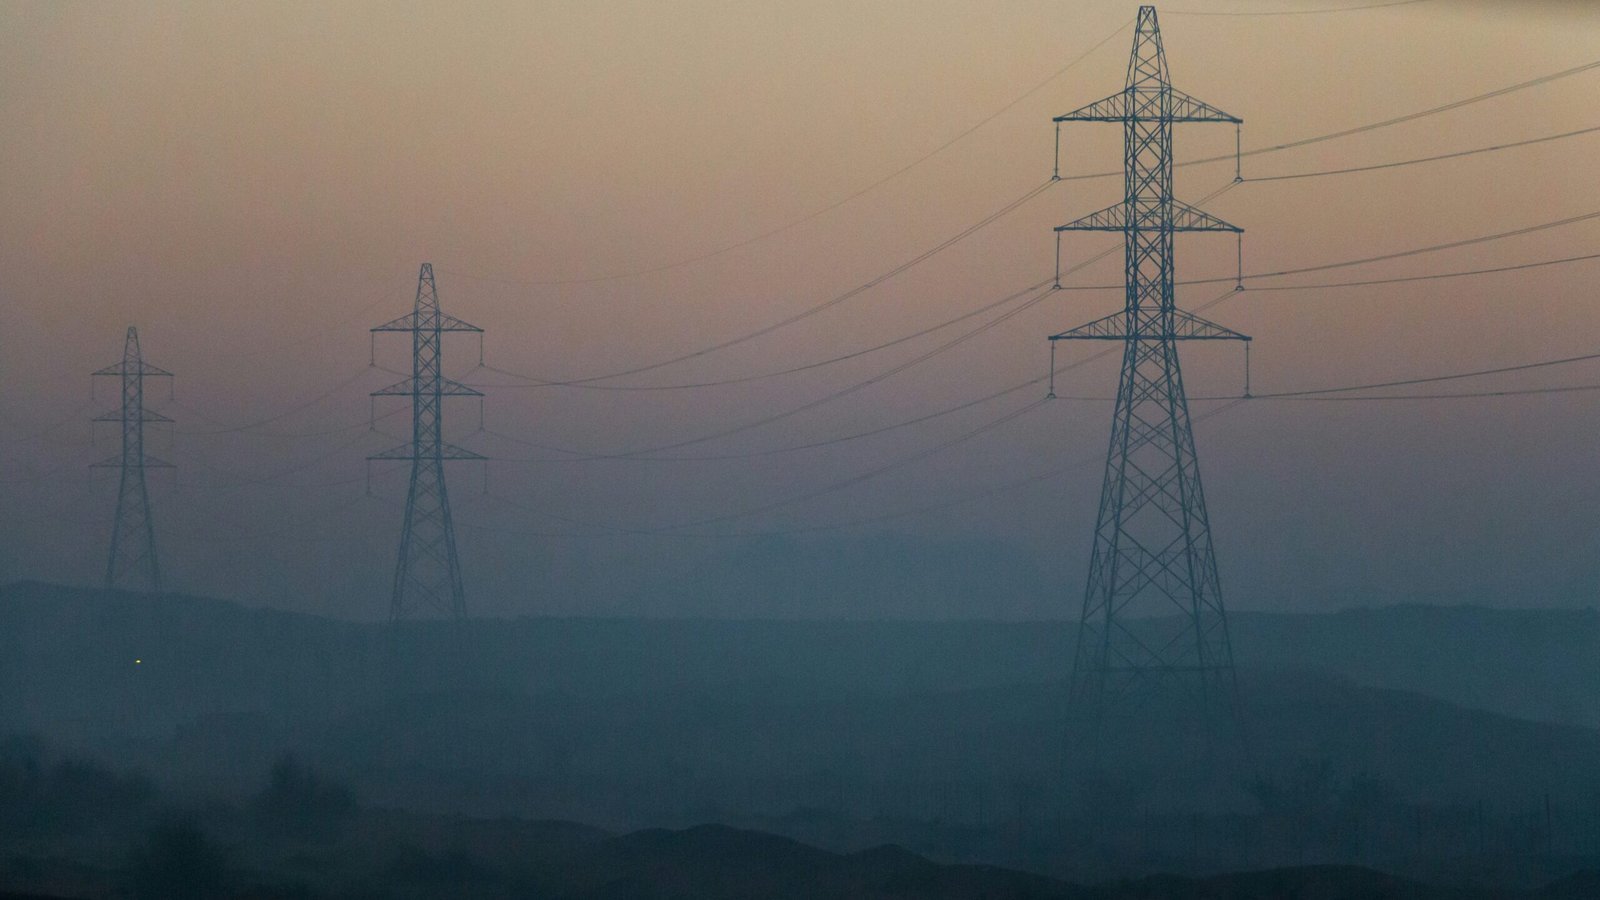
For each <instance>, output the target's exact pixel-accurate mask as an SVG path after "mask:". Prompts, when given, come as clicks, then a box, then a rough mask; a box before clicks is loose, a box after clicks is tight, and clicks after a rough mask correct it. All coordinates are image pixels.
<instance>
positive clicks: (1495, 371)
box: [1254, 353, 1600, 400]
mask: <svg viewBox="0 0 1600 900" xmlns="http://www.w3.org/2000/svg"><path fill="white" fill-rule="evenodd" d="M1594 359H1600V353H1585V354H1583V355H1581V356H1567V357H1562V358H1561V359H1546V360H1541V361H1539V362H1531V363H1520V364H1517V365H1512V366H1498V367H1496V368H1492V369H1476V370H1473V371H1471V372H1453V373H1451V374H1449V375H1430V376H1428V377H1425V378H1406V379H1402V380H1399V381H1378V382H1371V383H1368V384H1352V385H1344V386H1341V387H1329V388H1310V389H1307V390H1301V391H1278V392H1275V393H1270V394H1256V395H1254V396H1255V397H1258V398H1260V399H1263V400H1271V399H1281V398H1286V397H1310V396H1315V395H1320V394H1345V393H1352V392H1355V391H1375V390H1380V389H1383V388H1392V387H1410V386H1411V385H1417V384H1435V383H1438V382H1441V381H1457V380H1460V379H1462V378H1481V377H1483V376H1485V375H1504V374H1507V373H1509V372H1527V371H1531V370H1534V369H1548V368H1550V367H1552V366H1566V365H1571V364H1573V363H1580V362H1588V361H1589V360H1594Z"/></svg>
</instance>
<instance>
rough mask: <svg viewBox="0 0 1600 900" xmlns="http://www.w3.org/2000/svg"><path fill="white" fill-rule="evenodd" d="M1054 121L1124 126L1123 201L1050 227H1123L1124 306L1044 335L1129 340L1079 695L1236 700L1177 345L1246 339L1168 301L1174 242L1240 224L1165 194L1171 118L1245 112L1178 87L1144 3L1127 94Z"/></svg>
mask: <svg viewBox="0 0 1600 900" xmlns="http://www.w3.org/2000/svg"><path fill="white" fill-rule="evenodd" d="M1055 121H1056V122H1057V123H1062V122H1119V123H1121V124H1122V126H1123V137H1124V158H1123V167H1124V186H1125V196H1124V198H1123V200H1122V202H1121V203H1119V204H1117V205H1115V206H1112V207H1110V208H1108V209H1104V210H1101V211H1099V212H1096V213H1092V214H1090V215H1088V216H1085V217H1083V218H1081V219H1078V220H1076V221H1073V222H1070V223H1068V224H1066V225H1062V226H1060V227H1059V228H1057V229H1056V231H1057V232H1065V231H1108V232H1120V233H1122V234H1123V235H1124V243H1125V268H1126V275H1125V279H1126V303H1125V307H1124V309H1123V310H1122V311H1121V312H1118V313H1116V314H1114V315H1111V316H1108V317H1106V318H1103V319H1099V320H1097V321H1094V322H1091V323H1089V324H1087V325H1083V326H1080V327H1078V328H1074V329H1071V330H1069V331H1065V332H1062V333H1060V334H1056V335H1052V336H1051V338H1050V339H1051V340H1052V341H1062V340H1117V341H1122V342H1123V343H1124V350H1123V356H1122V372H1121V380H1120V384H1119V387H1118V390H1117V400H1116V411H1115V414H1114V415H1113V417H1112V423H1111V441H1110V448H1109V451H1108V453H1107V456H1106V468H1105V478H1104V482H1103V485H1102V488H1101V494H1100V505H1099V511H1098V515H1097V518H1096V522H1095V530H1094V549H1093V552H1092V555H1091V557H1090V561H1089V575H1088V584H1087V587H1086V589H1085V592H1084V599H1083V610H1082V615H1081V618H1080V620H1079V621H1080V630H1079V632H1078V642H1077V651H1076V654H1075V657H1074V661H1073V669H1072V681H1071V696H1072V699H1073V703H1074V704H1075V705H1081V706H1082V707H1084V708H1088V709H1092V710H1095V711H1097V712H1099V711H1103V710H1105V709H1106V708H1107V707H1108V706H1109V705H1110V704H1111V703H1112V701H1115V700H1117V699H1119V698H1123V697H1126V696H1127V695H1129V694H1138V693H1143V692H1146V691H1148V690H1149V689H1152V688H1158V687H1166V686H1170V685H1171V684H1172V683H1173V682H1178V683H1180V684H1181V685H1183V688H1184V690H1185V691H1188V690H1193V691H1196V692H1198V693H1199V694H1201V695H1203V696H1208V697H1211V698H1213V699H1223V700H1225V701H1226V702H1228V703H1229V705H1231V702H1232V698H1234V696H1235V694H1234V669H1233V651H1232V646H1231V643H1230V641H1229V637H1228V621H1227V613H1226V610H1225V608H1224V606H1223V602H1222V591H1221V586H1220V583H1219V581H1218V578H1217V562H1216V554H1215V552H1214V550H1213V548H1212V543H1211V527H1210V523H1209V521H1208V519H1207V516H1206V504H1205V495H1204V493H1203V492H1202V490H1201V486H1200V468H1199V464H1198V462H1197V461H1196V458H1195V445H1194V433H1193V431H1192V430H1191V428H1190V422H1189V407H1188V401H1187V399H1186V397H1185V395H1184V388H1183V374H1182V371H1181V369H1180V367H1179V362H1178V349H1177V342H1178V341H1185V340H1240V341H1248V340H1250V338H1249V337H1247V336H1245V335H1243V334H1240V333H1238V332H1236V331H1232V330H1230V329H1228V328H1224V327H1222V326H1221V325H1217V324H1215V323H1213V322H1208V321H1206V320H1204V319H1201V318H1200V317H1198V316H1195V315H1192V314H1190V313H1187V312H1183V311H1181V310H1178V309H1177V308H1176V304H1175V297H1174V289H1173V282H1174V271H1173V270H1174V257H1173V238H1174V235H1175V234H1177V233H1178V232H1187V231H1222V232H1232V233H1234V234H1238V233H1240V229H1239V228H1237V227H1235V226H1233V225H1230V224H1228V223H1227V222H1224V221H1222V220H1221V219H1219V218H1217V217H1215V216H1213V215H1211V214H1209V213H1205V212H1202V211H1200V210H1198V209H1195V208H1193V207H1190V206H1187V205H1185V204H1183V203H1180V202H1178V201H1176V200H1174V199H1173V196H1172V126H1173V124H1174V123H1176V122H1231V123H1234V124H1235V125H1236V126H1237V125H1238V124H1239V123H1240V122H1241V120H1240V119H1238V118H1235V117H1234V116H1231V115H1229V114H1227V113H1225V112H1222V111H1221V110H1218V109H1216V108H1215V107H1213V106H1210V105H1209V104H1206V103H1203V102H1201V101H1199V100H1196V99H1195V98H1193V97H1190V96H1188V95H1186V94H1183V93H1181V92H1179V91H1177V90H1174V89H1173V87H1172V85H1171V84H1170V82H1169V80H1168V76H1167V64H1166V58H1165V55H1164V54H1163V52H1162V47H1161V33H1160V30H1159V27H1158V25H1157V22H1156V11H1155V8H1154V7H1151V6H1144V7H1140V9H1139V16H1138V22H1137V26H1136V29H1135V34H1134V40H1133V53H1132V56H1131V59H1130V60H1129V63H1128V75H1127V83H1126V86H1125V87H1124V88H1123V90H1121V91H1120V92H1118V93H1116V94H1113V95H1112V96H1110V97H1107V98H1106V99H1104V100H1100V101H1098V102H1096V103H1091V104H1089V105H1088V106H1085V107H1083V108H1081V109H1078V110H1076V111H1074V112H1070V113H1067V114H1066V115H1063V116H1058V117H1056V119H1055ZM1058 127H1059V125H1058Z"/></svg>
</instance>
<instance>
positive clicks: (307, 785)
mask: <svg viewBox="0 0 1600 900" xmlns="http://www.w3.org/2000/svg"><path fill="white" fill-rule="evenodd" d="M253 807H254V810H255V814H256V817H257V819H258V820H259V821H260V822H261V824H262V826H263V827H265V828H268V829H270V830H273V831H277V832H280V833H284V834H292V835H296V836H302V837H303V836H308V835H312V834H325V833H327V832H328V831H330V830H332V829H334V828H337V827H338V826H339V825H342V824H343V823H344V822H345V820H346V819H348V818H349V816H350V814H351V813H352V812H354V811H355V808H356V801H355V795H354V794H352V793H351V792H350V789H349V788H347V787H345V786H344V785H341V784H335V783H333V782H329V781H326V780H324V779H323V778H322V777H320V776H319V775H317V774H316V773H315V772H312V771H311V770H310V769H309V768H307V767H306V766H304V765H303V764H301V763H300V762H299V761H298V760H296V759H295V758H294V757H293V756H287V755H286V756H284V757H282V758H281V759H279V760H278V761H277V762H276V763H274V764H273V766H272V772H271V773H270V774H269V775H268V776H267V786H266V787H265V788H262V790H261V793H259V794H257V795H256V797H255V802H254V804H253Z"/></svg>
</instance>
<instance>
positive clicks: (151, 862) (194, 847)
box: [129, 821, 228, 900]
mask: <svg viewBox="0 0 1600 900" xmlns="http://www.w3.org/2000/svg"><path fill="white" fill-rule="evenodd" d="M129 869H130V875H131V881H132V885H131V886H132V888H133V894H134V896H135V897H138V898H140V900H212V898H215V897H218V896H219V895H221V894H222V892H223V889H224V887H225V886H226V884H227V878H228V865H227V855H226V854H225V853H224V852H223V850H222V848H220V847H218V846H217V845H216V844H214V843H212V842H211V840H210V839H208V838H207V837H206V836H205V832H203V831H201V830H200V827H199V826H197V825H195V824H194V823H193V822H190V821H175V822H168V823H165V824H162V825H160V826H157V828H156V829H155V830H154V831H153V832H152V833H151V835H150V840H149V842H148V843H147V845H146V846H145V848H144V849H142V850H139V851H137V852H135V853H134V855H133V859H132V864H131V865H130V866H129Z"/></svg>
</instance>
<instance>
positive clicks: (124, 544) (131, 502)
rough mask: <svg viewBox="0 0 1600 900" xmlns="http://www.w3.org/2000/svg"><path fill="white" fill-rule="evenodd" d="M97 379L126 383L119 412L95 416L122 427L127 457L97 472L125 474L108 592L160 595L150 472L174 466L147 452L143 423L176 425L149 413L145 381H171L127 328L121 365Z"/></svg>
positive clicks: (106, 462)
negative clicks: (126, 590) (141, 590)
mask: <svg viewBox="0 0 1600 900" xmlns="http://www.w3.org/2000/svg"><path fill="white" fill-rule="evenodd" d="M91 374H92V375H93V376H96V377H99V376H106V377H110V376H116V377H118V378H120V379H121V382H122V404H121V406H120V407H119V408H117V409H114V410H111V411H110V412H106V413H103V414H101V415H98V416H95V417H94V420H93V421H95V422H120V423H121V424H122V452H121V453H118V454H117V455H116V456H113V457H111V458H110V459H107V460H103V461H101V462H97V463H95V464H94V465H93V468H96V469H121V470H122V472H121V474H120V477H119V479H118V487H117V517H116V520H115V521H114V522H113V523H112V526H111V554H110V558H109V559H108V560H107V561H106V587H108V588H126V587H134V586H141V587H146V588H149V589H150V590H152V591H159V590H161V566H160V564H159V563H158V562H157V560H156V534H155V525H154V524H153V523H152V522H151V519H150V492H149V490H148V489H147V488H146V487H145V480H144V472H145V470H146V469H170V468H172V463H169V462H165V461H163V460H160V459H157V458H155V457H154V456H150V455H149V454H147V453H145V452H144V423H146V422H171V421H172V420H171V419H169V418H167V417H166V416H164V415H162V414H161V413H158V412H155V411H153V410H149V409H146V408H145V405H144V380H145V378H147V377H164V378H170V377H172V373H171V372H168V371H167V370H165V369H158V368H156V367H155V366H152V365H150V364H149V363H147V362H145V361H144V356H143V355H142V354H141V353H140V352H139V329H137V328H135V327H133V326H132V325H129V326H128V335H127V337H126V338H125V339H124V340H123V344H122V362H120V363H117V364H116V365H112V366H106V367H105V368H104V369H100V370H99V371H97V372H93V373H91Z"/></svg>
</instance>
